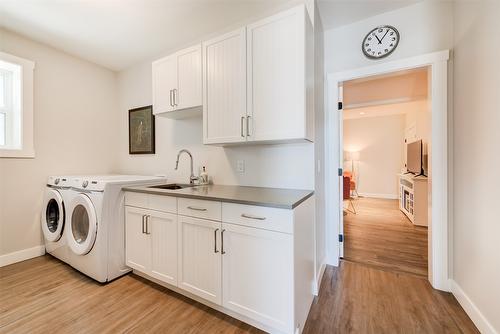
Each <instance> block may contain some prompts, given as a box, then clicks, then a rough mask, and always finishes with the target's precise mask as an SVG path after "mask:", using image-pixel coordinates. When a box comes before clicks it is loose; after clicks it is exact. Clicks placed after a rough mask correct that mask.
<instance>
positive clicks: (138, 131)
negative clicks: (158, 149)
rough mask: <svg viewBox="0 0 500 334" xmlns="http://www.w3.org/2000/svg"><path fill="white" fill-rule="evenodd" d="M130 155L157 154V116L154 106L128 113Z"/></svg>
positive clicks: (132, 110)
mask: <svg viewBox="0 0 500 334" xmlns="http://www.w3.org/2000/svg"><path fill="white" fill-rule="evenodd" d="M128 153H129V154H154V153H155V116H154V115H153V106H147V107H141V108H135V109H131V110H129V111H128Z"/></svg>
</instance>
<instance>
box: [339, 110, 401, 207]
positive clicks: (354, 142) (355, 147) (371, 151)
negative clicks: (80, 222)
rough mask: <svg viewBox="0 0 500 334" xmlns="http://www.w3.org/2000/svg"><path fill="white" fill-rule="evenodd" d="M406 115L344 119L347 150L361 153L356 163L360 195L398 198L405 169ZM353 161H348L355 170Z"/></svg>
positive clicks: (345, 146)
mask: <svg viewBox="0 0 500 334" xmlns="http://www.w3.org/2000/svg"><path fill="white" fill-rule="evenodd" d="M404 127H405V115H403V114H400V115H390V116H382V117H366V118H358V119H347V120H344V151H359V152H360V160H359V161H358V162H354V171H355V174H357V175H356V181H357V182H358V189H357V190H358V193H359V194H360V195H364V196H367V197H380V198H394V199H396V198H397V197H398V181H397V180H398V178H397V174H398V173H400V172H401V168H402V166H403V138H404ZM351 165H352V164H351V161H345V162H344V168H345V170H351V169H352V168H351Z"/></svg>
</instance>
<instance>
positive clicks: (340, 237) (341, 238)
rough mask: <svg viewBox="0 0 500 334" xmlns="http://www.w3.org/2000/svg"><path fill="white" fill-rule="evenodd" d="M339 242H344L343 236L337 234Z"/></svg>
mask: <svg viewBox="0 0 500 334" xmlns="http://www.w3.org/2000/svg"><path fill="white" fill-rule="evenodd" d="M339 242H344V236H343V235H342V234H339Z"/></svg>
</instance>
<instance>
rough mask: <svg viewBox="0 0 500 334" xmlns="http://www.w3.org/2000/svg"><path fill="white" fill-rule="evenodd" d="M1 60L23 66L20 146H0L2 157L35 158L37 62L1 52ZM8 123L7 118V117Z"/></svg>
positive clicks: (21, 77) (0, 156) (0, 155)
mask: <svg viewBox="0 0 500 334" xmlns="http://www.w3.org/2000/svg"><path fill="white" fill-rule="evenodd" d="M0 60H2V61H4V62H8V63H11V64H15V65H19V66H20V67H21V75H20V81H21V82H20V85H21V92H20V94H21V101H20V102H21V105H20V115H19V117H20V126H21V129H20V132H21V138H20V140H21V145H20V148H12V149H11V148H5V147H0V158H34V157H35V147H34V137H33V73H34V69H35V63H34V62H33V61H31V60H27V59H24V58H21V57H17V56H14V55H11V54H8V53H5V52H0ZM6 123H7V119H6Z"/></svg>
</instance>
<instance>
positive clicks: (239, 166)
mask: <svg viewBox="0 0 500 334" xmlns="http://www.w3.org/2000/svg"><path fill="white" fill-rule="evenodd" d="M236 170H237V171H238V173H245V160H237V161H236Z"/></svg>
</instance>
